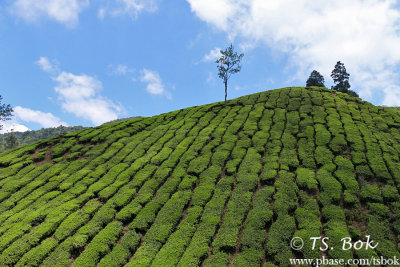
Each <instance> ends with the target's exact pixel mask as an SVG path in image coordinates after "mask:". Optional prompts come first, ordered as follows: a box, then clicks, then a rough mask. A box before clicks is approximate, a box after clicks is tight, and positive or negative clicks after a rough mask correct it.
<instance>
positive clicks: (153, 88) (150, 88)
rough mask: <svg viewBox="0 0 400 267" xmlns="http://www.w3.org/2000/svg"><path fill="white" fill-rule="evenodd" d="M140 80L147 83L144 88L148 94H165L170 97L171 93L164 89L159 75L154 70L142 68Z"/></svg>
mask: <svg viewBox="0 0 400 267" xmlns="http://www.w3.org/2000/svg"><path fill="white" fill-rule="evenodd" d="M140 80H141V81H142V82H143V83H147V86H146V90H147V92H149V93H150V94H152V95H165V96H166V97H167V98H171V94H170V93H169V92H167V91H166V90H165V88H164V84H163V82H162V80H161V77H160V75H159V74H158V73H157V72H156V71H152V70H148V69H143V70H142V76H141V77H140Z"/></svg>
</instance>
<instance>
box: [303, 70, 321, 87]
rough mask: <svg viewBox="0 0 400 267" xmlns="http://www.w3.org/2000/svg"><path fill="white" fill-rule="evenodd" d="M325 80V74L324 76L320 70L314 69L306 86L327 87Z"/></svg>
mask: <svg viewBox="0 0 400 267" xmlns="http://www.w3.org/2000/svg"><path fill="white" fill-rule="evenodd" d="M324 81H325V80H324V76H322V75H321V73H319V72H318V71H316V70H313V71H312V72H311V74H310V77H308V79H307V82H306V86H318V87H325V85H324Z"/></svg>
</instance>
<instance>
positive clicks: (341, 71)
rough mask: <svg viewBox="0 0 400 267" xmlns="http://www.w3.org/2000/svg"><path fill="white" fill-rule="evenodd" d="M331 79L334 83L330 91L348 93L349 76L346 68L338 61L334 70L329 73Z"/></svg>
mask: <svg viewBox="0 0 400 267" xmlns="http://www.w3.org/2000/svg"><path fill="white" fill-rule="evenodd" d="M331 77H332V79H333V81H334V83H335V85H334V86H332V90H335V91H339V92H342V93H348V92H349V88H350V83H349V77H350V74H348V73H347V71H346V67H345V66H344V64H343V63H341V62H340V61H338V62H337V63H336V65H335V68H334V69H333V71H332V73H331Z"/></svg>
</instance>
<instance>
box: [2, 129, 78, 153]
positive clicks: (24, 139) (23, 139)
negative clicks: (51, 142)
mask: <svg viewBox="0 0 400 267" xmlns="http://www.w3.org/2000/svg"><path fill="white" fill-rule="evenodd" d="M85 128H86V127H83V126H72V127H66V126H61V125H60V126H58V127H54V128H43V129H41V130H37V131H26V132H13V131H11V132H10V133H5V134H0V152H3V151H5V150H8V149H11V148H14V147H17V146H22V145H27V144H31V143H33V142H36V141H39V140H42V139H47V138H51V137H54V136H57V135H61V134H67V133H71V132H74V131H78V130H82V129H85Z"/></svg>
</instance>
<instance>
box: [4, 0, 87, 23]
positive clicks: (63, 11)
mask: <svg viewBox="0 0 400 267" xmlns="http://www.w3.org/2000/svg"><path fill="white" fill-rule="evenodd" d="M88 6H89V0H16V1H15V2H14V4H13V5H12V8H11V11H12V13H14V14H15V15H17V16H19V17H20V18H22V19H24V20H25V21H27V22H33V21H37V20H38V19H39V18H41V17H47V18H49V19H52V20H55V21H57V22H59V23H63V24H65V25H67V26H69V27H72V26H75V25H76V24H77V23H78V21H79V13H80V12H81V11H82V10H83V9H84V8H86V7H88Z"/></svg>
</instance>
